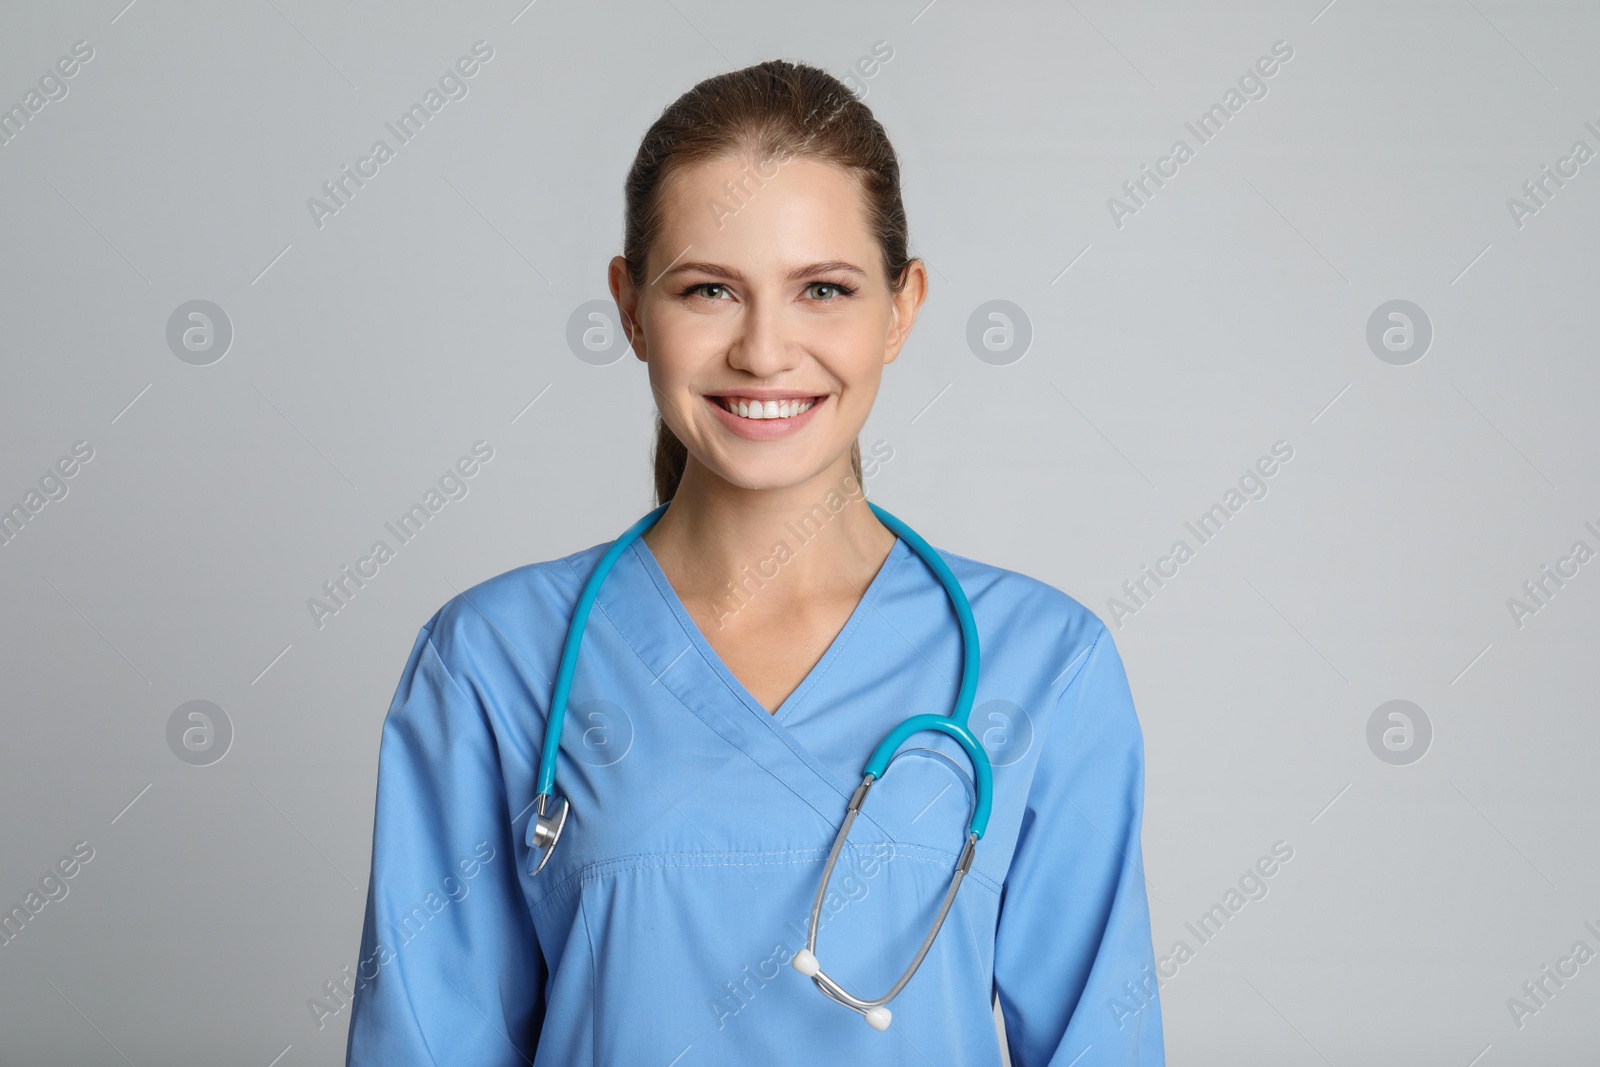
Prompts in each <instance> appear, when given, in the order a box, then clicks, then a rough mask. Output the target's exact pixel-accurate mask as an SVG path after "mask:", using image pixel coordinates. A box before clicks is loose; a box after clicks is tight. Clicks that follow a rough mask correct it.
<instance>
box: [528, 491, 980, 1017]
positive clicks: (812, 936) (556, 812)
mask: <svg viewBox="0 0 1600 1067" xmlns="http://www.w3.org/2000/svg"><path fill="white" fill-rule="evenodd" d="M670 505H671V501H668V502H667V503H666V504H662V505H661V506H660V507H658V508H656V509H655V510H654V511H652V512H650V513H649V514H648V515H646V516H645V517H644V518H642V519H640V520H639V521H638V522H636V523H634V524H633V525H632V526H631V527H629V528H628V531H627V532H626V533H624V534H623V535H622V536H621V537H619V538H617V539H616V541H614V542H612V544H611V547H610V548H609V549H607V550H606V554H605V555H604V556H602V557H601V558H600V562H599V564H598V565H596V567H595V569H594V571H593V573H591V574H590V575H589V580H588V581H587V582H586V583H585V584H584V587H583V592H582V593H581V594H580V595H579V597H578V603H577V605H576V607H575V608H574V609H573V612H572V621H571V623H570V625H569V626H568V628H567V642H566V645H565V646H564V647H563V648H562V650H561V666H560V668H559V670H558V671H557V673H556V683H555V691H554V693H553V695H552V696H551V698H550V717H549V719H548V720H547V721H546V722H545V731H544V748H543V750H542V752H541V754H540V758H539V779H538V790H539V792H538V795H537V796H535V797H534V815H535V817H534V818H533V819H530V820H529V822H528V833H527V844H528V846H529V847H533V848H538V849H540V850H541V851H542V852H543V855H541V856H540V857H539V864H538V866H536V867H535V868H534V869H533V874H538V873H539V872H540V871H542V870H543V869H544V865H545V864H546V863H548V862H550V855H551V853H553V852H554V851H555V844H556V841H558V840H559V839H560V837H561V831H562V830H563V829H564V828H565V827H566V825H567V815H568V811H569V808H568V805H567V801H566V798H565V797H560V798H557V797H555V795H554V789H555V781H556V752H557V750H558V749H559V748H560V745H561V728H562V725H563V724H564V723H565V722H566V717H567V693H568V691H569V690H570V689H571V688H572V675H573V672H574V670H575V669H576V668H577V665H578V646H579V645H580V644H581V643H582V641H583V630H584V626H585V624H586V623H587V622H588V619H589V609H590V608H591V607H592V606H593V605H594V601H595V598H596V597H597V596H598V595H599V593H600V585H601V583H602V582H604V581H605V579H606V575H607V574H608V573H610V571H611V567H612V565H613V564H614V563H616V561H617V559H618V558H619V557H620V556H621V555H622V553H623V551H624V550H626V549H627V547H628V546H629V545H631V544H632V543H633V542H634V540H636V539H637V538H638V537H639V535H640V534H642V533H644V532H645V531H646V530H648V529H649V528H650V527H651V526H654V525H655V523H656V520H657V519H659V518H661V516H662V514H664V513H665V512H666V510H667V508H668V507H669V506H670ZM867 506H868V507H870V508H871V509H872V512H873V514H875V515H876V516H878V518H879V520H880V521H882V522H883V524H884V525H885V526H887V527H888V528H889V529H890V530H892V531H893V532H894V533H895V534H897V535H898V536H899V537H901V538H902V539H903V540H905V541H906V542H907V543H908V544H910V545H911V547H912V548H913V549H914V550H915V551H916V553H917V555H919V556H921V557H922V560H923V562H924V563H926V564H927V565H928V567H929V568H930V569H932V571H933V573H934V574H936V575H938V577H939V581H940V582H942V583H943V584H944V588H945V592H946V593H948V594H949V595H950V602H951V604H953V605H954V606H955V609H956V618H957V619H959V620H960V623H961V647H962V650H963V659H962V665H961V689H960V690H959V692H958V693H957V694H956V704H955V707H954V708H953V709H952V710H951V712H950V714H949V716H948V717H947V716H944V715H933V714H924V715H913V716H911V718H909V719H907V720H905V721H904V722H902V723H901V724H900V725H899V726H896V727H895V728H894V729H893V730H891V731H889V735H888V736H887V737H885V738H884V739H883V740H882V741H881V742H879V743H878V747H877V748H876V749H874V750H873V753H872V758H871V759H869V760H867V769H866V772H865V774H863V775H862V778H861V784H860V785H858V786H857V787H856V791H855V793H854V794H852V795H851V797H850V804H849V806H848V807H847V808H846V809H845V815H844V823H843V824H842V825H841V826H840V827H839V833H838V836H836V837H835V838H834V840H833V848H832V849H831V850H830V851H829V853H828V862H827V863H826V865H824V867H823V869H822V884H821V885H820V886H819V887H818V888H817V898H816V900H815V901H814V902H813V903H812V905H811V927H810V931H809V933H808V934H807V937H806V947H805V948H803V949H801V950H800V951H799V952H796V953H795V954H794V958H793V959H792V960H791V961H790V965H791V966H792V967H794V969H795V970H797V971H799V972H800V973H801V974H803V975H805V976H806V977H808V978H810V979H811V980H812V982H814V983H815V984H816V986H817V988H818V989H820V990H821V991H822V992H823V994H824V995H826V996H827V997H828V998H829V999H831V1000H834V1001H836V1002H837V1003H839V1004H843V1005H844V1006H845V1007H847V1008H852V1009H854V1010H855V1011H857V1012H860V1013H861V1014H862V1015H863V1016H864V1017H865V1018H866V1021H867V1022H868V1024H870V1025H871V1026H872V1027H873V1029H875V1030H887V1029H888V1028H889V1018H890V1014H889V1009H888V1008H886V1007H884V1005H886V1004H887V1003H888V1002H889V1001H890V1000H892V999H894V997H895V996H896V995H897V994H898V993H899V992H900V990H902V989H904V988H905V985H906V983H907V982H909V981H911V976H912V975H913V974H915V973H916V971H917V967H918V966H920V965H921V963H922V958H923V957H924V956H926V955H927V954H928V949H929V948H931V947H932V946H933V939H934V937H936V936H937V935H938V933H939V928H940V927H941V926H943V925H944V919H945V916H946V915H947V914H948V913H949V911H950V906H951V905H952V904H953V903H955V899H956V890H958V889H960V888H961V881H962V879H963V878H965V877H966V875H967V872H968V871H969V870H971V869H972V856H973V852H974V850H975V849H976V848H977V845H978V839H979V838H980V837H982V836H983V831H984V828H985V827H986V826H987V825H988V823H989V803H990V798H991V795H992V793H993V782H994V772H993V770H992V768H991V767H990V764H989V756H988V754H987V753H986V752H984V750H983V746H982V745H980V744H979V743H978V740H977V738H975V737H974V736H973V735H972V731H971V730H970V729H968V727H967V718H968V716H969V715H970V714H971V712H972V699H973V696H974V695H975V694H976V693H977V691H978V628H977V625H976V623H974V622H973V619H972V608H971V606H970V605H969V604H968V603H967V597H966V594H965V593H963V592H962V591H961V583H960V582H959V581H957V580H956V576H955V575H954V574H952V573H951V572H950V568H949V567H948V566H947V565H946V564H945V562H944V560H943V559H941V558H940V557H939V554H938V553H937V552H935V551H934V550H933V549H932V547H930V546H929V545H928V543H927V542H926V541H924V540H923V539H922V538H921V537H919V536H917V534H916V532H915V531H913V530H912V529H911V527H909V526H907V525H906V524H905V523H903V522H901V521H900V520H899V519H897V518H895V517H894V516H893V515H891V514H889V513H888V512H887V511H885V510H883V509H882V508H880V507H878V505H876V504H874V503H872V502H871V501H868V502H867ZM924 730H936V731H938V732H939V733H943V734H948V735H949V736H950V737H952V738H954V739H955V741H956V743H957V744H959V745H960V746H961V747H962V749H963V750H965V752H966V754H967V758H968V760H970V761H971V763H972V769H973V776H974V781H975V784H976V786H977V793H976V796H975V797H974V800H973V806H972V819H971V821H970V822H969V823H968V824H967V840H966V844H965V846H964V847H963V848H962V849H961V856H960V858H959V859H958V860H957V861H956V865H955V871H954V873H953V874H952V876H951V878H950V888H949V889H948V890H946V891H945V895H944V901H943V902H942V903H941V904H940V905H939V914H938V916H937V917H935V919H934V920H933V929H931V930H929V931H928V936H927V937H926V938H924V939H923V941H922V947H921V948H919V949H917V954H916V957H915V958H914V959H912V961H911V966H909V967H907V968H906V970H905V973H904V974H902V975H901V976H900V980H899V981H897V982H896V983H895V984H894V985H893V986H892V987H891V988H890V989H889V991H888V992H887V993H885V994H884V995H883V996H881V997H877V998H875V999H872V1000H863V999H861V998H860V997H856V996H853V995H851V994H850V993H847V992H845V990H844V989H843V988H841V987H840V985H839V983H837V982H835V981H834V980H833V979H832V978H829V977H828V975H827V974H826V973H824V971H823V970H822V964H821V963H820V962H818V960H817V955H816V952H817V923H818V922H819V921H820V919H821V916H822V904H823V900H824V898H825V897H826V896H827V893H828V883H829V881H830V880H831V879H832V878H833V868H834V864H835V863H837V862H838V859H839V854H840V853H841V852H842V851H843V850H844V843H845V841H846V840H847V839H848V838H849V836H850V827H851V826H852V825H853V824H854V823H855V821H856V815H857V814H859V813H860V811H861V806H862V804H864V803H866V799H867V793H868V792H869V791H870V790H871V789H872V783H873V782H875V781H877V780H878V779H879V778H882V777H883V775H884V772H885V771H887V770H888V768H889V763H890V762H891V761H892V760H893V759H894V756H895V753H896V752H898V751H899V749H900V746H901V745H903V744H904V743H905V741H906V739H907V738H908V737H910V736H911V735H912V734H916V733H921V732H922V731H924Z"/></svg>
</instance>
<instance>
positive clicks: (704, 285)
mask: <svg viewBox="0 0 1600 1067" xmlns="http://www.w3.org/2000/svg"><path fill="white" fill-rule="evenodd" d="M707 289H715V290H718V291H720V292H724V293H725V292H727V290H728V287H727V286H726V285H723V284H721V283H720V282H701V283H700V284H698V285H691V286H689V287H688V288H687V289H685V290H683V291H682V292H680V293H679V294H678V295H679V296H694V295H705V294H704V290H707ZM706 299H708V300H718V299H721V298H720V297H717V296H707V297H706Z"/></svg>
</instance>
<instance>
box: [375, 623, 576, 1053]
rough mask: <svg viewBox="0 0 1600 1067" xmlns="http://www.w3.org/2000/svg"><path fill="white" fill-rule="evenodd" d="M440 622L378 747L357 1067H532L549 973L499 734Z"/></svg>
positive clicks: (413, 663)
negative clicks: (524, 882) (440, 642)
mask: <svg viewBox="0 0 1600 1067" xmlns="http://www.w3.org/2000/svg"><path fill="white" fill-rule="evenodd" d="M435 618H437V616H436V617H435ZM431 625H432V623H431V622H430V624H429V626H424V627H423V629H422V631H421V632H420V633H419V634H418V635H417V641H416V645H415V646H414V647H413V648H412V651H411V656H410V659H409V660H408V661H407V662H406V666H405V670H404V671H403V672H402V674H401V677H400V684H399V687H398V689H397V690H396V692H395V696H394V701H393V703H392V704H391V705H390V707H389V713H388V716H387V717H386V718H385V720H384V724H383V738H382V742H381V744H380V746H379V750H378V788H377V807H376V814H375V817H374V822H373V831H372V872H371V879H370V881H369V882H368V885H367V905H366V919H365V925H364V927H363V930H362V933H361V955H360V960H359V962H358V964H357V967H356V973H355V990H354V992H353V994H352V1003H351V1012H350V1033H349V1040H348V1044H347V1046H346V1053H345V1062H346V1064H347V1065H348V1067H411V1065H421V1064H459V1063H470V1064H474V1065H475V1067H499V1065H502V1064H503V1065H508V1067H509V1065H511V1064H517V1065H524V1064H528V1063H532V1062H533V1060H534V1058H535V1056H534V1053H535V1049H536V1046H537V1045H538V1041H539V1032H540V1029H541V1027H542V1025H543V1020H544V1007H545V1002H544V996H545V992H544V989H545V980H546V976H547V967H546V964H545V960H544V957H543V956H542V955H541V952H540V949H539V945H538V941H537V939H536V937H535V934H534V929H533V922H532V918H531V916H530V915H529V913H528V908H527V905H526V903H525V901H524V898H523V894H522V889H521V884H520V879H519V876H518V871H517V863H516V859H515V856H516V852H515V851H514V850H513V848H512V833H511V827H510V820H509V816H508V810H509V809H508V807H507V805H506V794H505V786H504V783H503V780H502V778H501V773H500V763H499V757H498V750H497V746H496V743H495V738H494V735H493V733H492V731H491V729H490V726H489V722H488V717H487V715H486V713H485V711H484V709H483V706H482V703H481V702H480V701H478V700H476V699H474V698H473V697H472V696H470V695H469V694H468V692H467V691H466V690H464V689H463V688H462V687H461V686H460V685H459V684H458V683H457V681H456V679H455V678H454V677H453V676H452V675H451V673H450V671H449V669H448V668H447V667H446V666H445V664H444V661H443V660H441V659H440V657H439V651H438V649H437V648H436V647H435V645H434V642H433V640H432V636H431V633H430V629H429V627H430V626H431Z"/></svg>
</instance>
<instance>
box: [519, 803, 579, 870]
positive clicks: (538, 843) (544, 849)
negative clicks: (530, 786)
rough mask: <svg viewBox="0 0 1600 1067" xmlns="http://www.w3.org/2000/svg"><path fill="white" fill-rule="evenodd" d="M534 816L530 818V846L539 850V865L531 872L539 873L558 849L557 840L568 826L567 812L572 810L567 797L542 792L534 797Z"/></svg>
mask: <svg viewBox="0 0 1600 1067" xmlns="http://www.w3.org/2000/svg"><path fill="white" fill-rule="evenodd" d="M533 803H534V809H533V818H532V819H529V820H528V841H527V843H528V846H529V847H530V848H536V849H538V850H539V852H540V855H539V865H538V866H537V867H535V868H534V869H533V870H532V871H531V872H530V873H531V874H538V873H539V872H540V871H542V870H544V865H545V864H546V863H549V862H550V856H551V855H552V854H553V853H554V852H555V850H556V842H557V841H558V840H560V839H561V831H562V830H564V829H566V826H567V812H568V811H569V810H570V809H569V807H568V805H567V798H566V797H556V798H552V797H551V796H550V794H549V793H540V794H539V795H538V796H536V797H534V798H533Z"/></svg>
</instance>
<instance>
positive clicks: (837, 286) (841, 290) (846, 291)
mask: <svg viewBox="0 0 1600 1067" xmlns="http://www.w3.org/2000/svg"><path fill="white" fill-rule="evenodd" d="M806 288H807V289H832V290H834V291H836V292H837V293H838V294H839V296H840V297H841V298H842V297H848V296H854V295H855V292H856V291H855V290H854V289H852V288H850V286H848V285H844V284H842V283H840V282H812V283H811V284H810V285H808V286H806ZM821 299H822V302H823V303H832V302H833V300H832V298H829V297H823V298H821Z"/></svg>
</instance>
